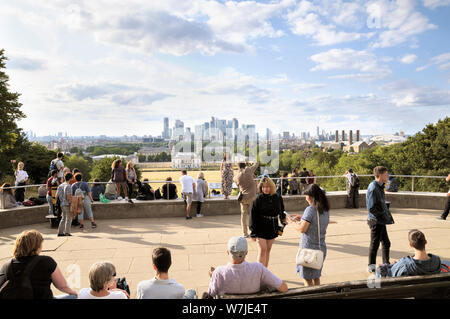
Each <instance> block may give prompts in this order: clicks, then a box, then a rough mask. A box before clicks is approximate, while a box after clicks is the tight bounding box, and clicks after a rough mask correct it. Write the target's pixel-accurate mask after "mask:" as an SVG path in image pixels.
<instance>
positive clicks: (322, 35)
mask: <svg viewBox="0 0 450 319" xmlns="http://www.w3.org/2000/svg"><path fill="white" fill-rule="evenodd" d="M449 17H450V0H417V1H414V0H397V1H395V0H372V1H342V0H335V1H325V0H324V1H295V0H278V1H219V0H209V1H207V0H183V1H179V0H164V1H156V0H154V1H137V0H131V1H117V0H90V1H66V0H47V1H28V0H14V1H10V0H0V48H3V49H5V55H6V56H7V57H8V59H9V60H8V62H7V64H6V65H7V74H8V75H9V77H10V90H11V91H14V92H19V93H20V94H21V97H20V102H21V103H23V106H22V110H23V111H24V112H25V114H26V115H27V118H26V119H23V120H21V121H20V122H19V126H20V127H22V128H23V129H24V130H25V131H29V130H32V131H33V132H35V133H36V134H37V135H38V136H42V135H48V134H56V133H57V132H67V133H68V134H69V135H72V136H94V135H102V134H104V135H109V136H122V135H138V136H142V135H153V136H157V135H160V134H161V132H162V130H163V118H164V117H169V119H170V127H173V126H174V123H175V120H176V119H181V120H183V121H184V123H185V127H186V126H187V127H191V128H192V130H193V129H194V126H195V125H199V124H202V123H203V122H205V121H209V120H210V119H211V116H214V117H218V118H221V119H227V120H231V119H232V118H238V119H239V121H240V124H242V123H246V124H255V125H256V129H257V131H258V132H261V133H263V132H265V129H266V128H270V129H271V130H272V131H273V132H274V133H281V132H283V131H289V132H291V134H292V133H295V134H296V135H298V134H300V132H303V131H310V132H311V133H312V134H313V133H315V132H316V127H317V126H319V128H320V130H322V129H323V130H325V131H327V132H330V131H331V132H334V131H335V130H344V129H345V130H350V129H352V130H357V129H359V130H360V131H361V134H362V135H368V134H382V133H391V132H393V131H394V132H397V131H400V130H402V131H404V132H405V133H406V134H415V133H416V132H418V131H420V130H422V129H423V128H424V127H425V126H426V125H427V124H429V123H436V122H437V121H438V120H439V119H443V118H445V117H446V116H449V115H450V41H449V39H450V36H449V35H450V19H449Z"/></svg>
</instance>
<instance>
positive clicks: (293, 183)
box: [289, 168, 300, 195]
mask: <svg viewBox="0 0 450 319" xmlns="http://www.w3.org/2000/svg"><path fill="white" fill-rule="evenodd" d="M299 176H300V175H299V174H298V169H297V168H295V169H294V170H293V171H292V173H291V177H294V178H291V180H290V181H289V195H300V180H299V179H298V178H296V177H299Z"/></svg>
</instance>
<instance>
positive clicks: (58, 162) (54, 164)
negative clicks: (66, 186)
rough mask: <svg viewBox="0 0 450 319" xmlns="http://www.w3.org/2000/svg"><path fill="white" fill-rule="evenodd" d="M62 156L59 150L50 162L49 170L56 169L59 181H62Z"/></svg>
mask: <svg viewBox="0 0 450 319" xmlns="http://www.w3.org/2000/svg"><path fill="white" fill-rule="evenodd" d="M63 157H64V154H63V153H61V152H60V153H58V155H57V156H56V158H55V159H54V160H52V161H51V162H50V171H52V170H54V169H56V170H58V179H59V183H63V182H64V172H63V169H64V162H63V161H62V158H63Z"/></svg>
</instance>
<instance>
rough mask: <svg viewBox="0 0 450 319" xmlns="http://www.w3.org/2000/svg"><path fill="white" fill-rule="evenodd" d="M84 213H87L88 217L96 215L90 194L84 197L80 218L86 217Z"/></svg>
mask: <svg viewBox="0 0 450 319" xmlns="http://www.w3.org/2000/svg"><path fill="white" fill-rule="evenodd" d="M84 213H86V215H87V216H86V217H88V218H94V215H93V214H92V202H91V199H90V198H89V197H88V196H85V197H84V200H83V205H82V208H81V214H79V215H78V220H82V219H84Z"/></svg>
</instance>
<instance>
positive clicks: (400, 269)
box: [380, 229, 441, 277]
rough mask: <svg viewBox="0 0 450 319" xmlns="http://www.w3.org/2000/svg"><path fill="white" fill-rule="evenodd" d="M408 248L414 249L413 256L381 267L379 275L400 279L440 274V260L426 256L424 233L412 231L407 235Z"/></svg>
mask: <svg viewBox="0 0 450 319" xmlns="http://www.w3.org/2000/svg"><path fill="white" fill-rule="evenodd" d="M408 239H409V246H410V247H411V248H413V249H414V252H415V254H414V256H407V257H403V258H401V259H400V260H398V261H397V262H396V263H395V264H392V265H382V266H381V267H380V274H381V276H383V277H401V276H418V275H433V274H438V273H440V272H441V259H440V258H439V257H438V256H436V255H432V254H427V252H426V251H425V245H426V244H427V241H426V239H425V235H424V233H422V232H421V231H420V230H417V229H413V230H410V231H409V233H408Z"/></svg>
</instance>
